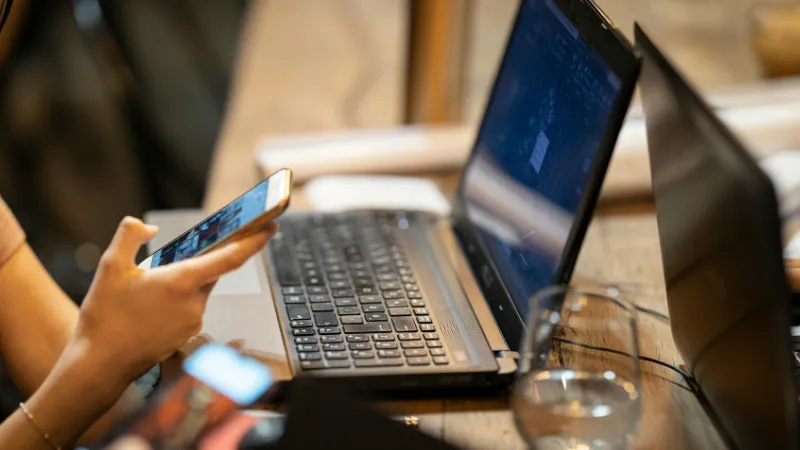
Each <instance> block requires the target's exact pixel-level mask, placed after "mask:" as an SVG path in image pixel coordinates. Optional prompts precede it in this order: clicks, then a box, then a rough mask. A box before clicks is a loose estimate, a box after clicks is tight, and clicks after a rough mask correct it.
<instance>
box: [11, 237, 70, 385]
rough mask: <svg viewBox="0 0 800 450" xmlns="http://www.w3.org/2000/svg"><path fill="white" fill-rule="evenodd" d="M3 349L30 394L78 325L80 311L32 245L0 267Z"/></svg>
mask: <svg viewBox="0 0 800 450" xmlns="http://www.w3.org/2000/svg"><path fill="white" fill-rule="evenodd" d="M0 286H2V289H1V290H0V351H2V357H3V360H4V361H5V363H6V365H7V366H8V368H9V372H10V374H11V376H12V378H13V379H14V382H16V384H17V385H18V386H19V387H20V389H21V390H22V391H23V392H24V393H25V394H26V395H30V394H31V393H33V392H34V391H35V390H36V389H38V387H39V385H41V384H42V382H43V381H44V379H45V377H47V374H48V373H49V372H50V370H51V369H52V368H53V365H54V364H55V363H56V360H58V358H59V355H61V352H62V350H64V347H65V346H66V345H67V342H68V341H69V339H70V336H71V335H72V332H73V331H74V330H75V326H76V325H77V322H78V307H77V305H75V303H73V302H72V300H70V299H69V297H67V295H66V294H65V293H64V291H62V290H61V288H60V287H59V286H58V285H57V284H56V283H55V282H54V281H53V279H52V278H51V277H50V274H48V273H47V271H46V270H45V269H44V267H43V266H42V264H41V263H40V262H39V259H38V258H37V257H36V255H35V254H34V253H33V251H32V250H31V249H30V247H29V246H28V245H24V246H22V247H21V248H20V249H19V250H17V251H16V252H15V253H14V255H13V256H12V257H11V258H10V259H9V260H8V261H6V263H5V264H3V265H2V267H0Z"/></svg>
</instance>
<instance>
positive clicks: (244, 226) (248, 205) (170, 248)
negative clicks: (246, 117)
mask: <svg viewBox="0 0 800 450" xmlns="http://www.w3.org/2000/svg"><path fill="white" fill-rule="evenodd" d="M291 190H292V172H291V170H289V169H282V170H279V171H277V172H275V173H274V174H272V175H271V176H270V177H269V178H267V179H266V180H264V181H262V182H260V183H258V184H257V185H256V186H255V187H254V188H252V189H250V190H249V191H247V192H245V193H244V194H243V195H241V196H240V197H239V198H237V199H236V200H234V201H232V202H230V203H229V204H227V205H226V206H224V207H223V208H222V209H220V210H219V211H217V212H215V213H214V214H212V215H211V216H209V217H208V218H206V219H205V220H204V221H202V222H200V223H199V224H197V225H195V226H194V227H193V228H192V229H190V230H189V231H187V232H185V233H183V234H182V235H180V236H178V237H177V238H175V239H173V240H172V241H170V242H169V243H168V244H167V245H165V246H163V247H161V248H160V249H158V250H156V251H155V252H154V253H153V254H152V255H150V256H148V257H147V258H145V259H144V261H142V262H141V263H139V267H140V268H143V269H150V268H155V267H158V266H163V265H166V264H170V263H173V262H177V261H181V260H184V259H187V258H191V257H193V256H200V255H202V254H204V253H208V252H210V251H212V250H214V249H215V248H218V247H220V246H222V245H225V244H227V243H229V242H232V241H234V240H236V239H241V238H243V237H246V236H248V235H250V234H252V233H255V232H258V231H260V230H262V229H263V228H264V227H265V226H266V225H267V224H268V223H269V222H271V221H273V220H275V219H276V218H277V217H278V216H280V215H281V214H283V212H284V211H285V210H286V208H287V207H288V206H289V197H290V195H291Z"/></svg>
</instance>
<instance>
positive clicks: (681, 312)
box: [636, 26, 798, 449]
mask: <svg viewBox="0 0 800 450" xmlns="http://www.w3.org/2000/svg"><path fill="white" fill-rule="evenodd" d="M636 44H637V47H638V49H639V50H640V52H641V54H642V55H643V58H644V66H643V69H642V76H641V80H640V89H641V95H642V103H643V106H644V112H645V120H646V124H647V125H646V126H647V139H648V145H649V152H650V167H651V172H652V177H653V192H654V196H655V204H656V216H657V221H658V231H659V239H660V242H661V252H662V258H663V262H664V276H665V281H666V286H667V299H668V305H669V312H670V323H671V327H672V333H673V336H674V339H675V344H676V346H677V348H678V351H679V352H680V354H681V356H682V357H683V360H684V361H685V363H686V365H687V366H688V367H689V369H690V370H691V372H692V375H693V376H694V378H695V379H696V380H697V382H698V384H699V385H700V387H701V389H702V392H703V394H704V395H705V397H706V398H707V399H708V400H709V403H710V406H711V408H712V409H713V411H714V413H715V414H716V416H717V417H718V418H719V422H720V425H721V426H722V427H723V428H724V431H725V432H726V433H727V434H728V435H729V436H730V437H731V438H732V440H733V441H734V443H735V446H736V447H740V448H758V449H762V448H763V449H767V448H769V449H780V448H797V447H798V426H797V425H798V398H797V380H796V379H795V373H794V371H795V363H794V357H793V355H792V351H791V339H790V333H789V327H790V320H789V319H790V292H789V287H788V284H787V281H786V275H785V272H784V269H783V258H782V244H781V234H780V227H781V224H780V220H779V215H778V203H777V199H776V196H775V192H774V189H773V186H772V183H771V182H770V180H769V178H768V177H767V176H766V175H765V174H764V173H763V172H762V171H761V169H760V168H759V166H758V164H757V163H756V161H755V160H754V159H753V157H752V156H751V155H750V153H749V152H748V151H747V150H746V149H745V148H744V146H743V145H742V143H741V142H740V141H739V140H738V139H737V138H736V137H735V136H734V135H733V133H731V131H730V130H728V129H727V127H726V126H725V125H724V124H723V123H722V122H721V121H720V120H719V119H718V118H717V116H716V115H715V114H714V112H713V111H712V110H711V108H709V106H708V105H707V104H706V103H705V102H704V101H703V100H702V98H701V97H700V95H698V94H697V92H696V91H695V90H694V89H693V88H692V87H691V86H690V85H689V84H688V83H687V82H686V81H685V80H684V78H683V77H682V76H681V75H680V74H679V73H678V71H677V70H676V69H675V68H674V67H673V65H672V64H670V62H669V61H668V60H667V58H666V57H665V56H664V55H663V54H662V53H661V52H660V51H659V50H658V49H657V48H656V46H655V45H654V44H653V42H652V41H651V40H650V39H649V38H648V37H647V35H646V34H645V33H644V32H643V31H642V29H641V28H639V27H638V26H637V28H636Z"/></svg>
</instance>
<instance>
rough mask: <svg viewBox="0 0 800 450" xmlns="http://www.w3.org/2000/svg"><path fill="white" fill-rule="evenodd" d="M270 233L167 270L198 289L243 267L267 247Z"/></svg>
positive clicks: (227, 246) (230, 245) (233, 243)
mask: <svg viewBox="0 0 800 450" xmlns="http://www.w3.org/2000/svg"><path fill="white" fill-rule="evenodd" d="M268 233H269V232H267V231H263V232H258V233H256V234H253V235H251V236H248V237H245V238H242V239H239V240H237V241H234V242H231V243H230V244H226V245H224V246H223V247H221V248H218V249H216V250H213V251H211V252H209V253H206V254H205V255H202V256H197V257H195V258H189V259H187V260H183V261H181V262H178V263H175V264H171V265H169V266H166V267H165V268H170V267H171V268H172V270H173V271H178V272H180V273H181V275H180V276H181V277H184V276H185V277H187V278H188V279H189V280H191V282H192V283H194V284H196V285H197V286H198V287H202V286H204V285H207V284H209V283H212V282H214V281H216V280H217V279H219V278H220V277H221V276H223V275H225V274H226V273H229V272H232V271H234V270H236V269H238V268H239V267H241V266H242V264H244V263H245V262H246V261H247V260H248V259H250V258H251V257H252V256H253V255H255V254H256V253H258V252H259V251H260V250H261V249H262V248H264V246H265V245H267V241H268V240H269V234H268Z"/></svg>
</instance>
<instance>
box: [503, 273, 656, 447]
mask: <svg viewBox="0 0 800 450" xmlns="http://www.w3.org/2000/svg"><path fill="white" fill-rule="evenodd" d="M616 292H619V291H618V290H615V289H608V290H602V291H597V292H595V291H587V290H578V289H573V288H569V287H563V286H557V287H551V288H547V289H545V290H543V291H541V292H539V293H538V294H536V295H535V296H534V297H533V298H532V299H531V301H530V308H529V316H528V321H527V330H526V334H525V337H524V340H523V342H522V349H521V355H520V356H521V359H520V369H519V373H518V378H517V381H516V383H515V386H514V393H513V396H512V407H513V410H514V418H515V420H516V424H517V428H518V429H519V431H520V433H521V434H522V436H523V438H524V439H525V440H526V441H527V442H528V444H529V445H530V446H531V447H533V448H536V449H542V450H550V449H559V450H592V449H598V450H601V449H602V450H605V449H624V448H626V447H627V446H628V444H629V442H630V439H631V438H632V436H633V434H634V433H635V431H636V428H637V427H638V423H639V418H640V415H641V392H640V386H641V373H640V368H639V358H638V355H639V349H638V343H637V337H636V311H635V309H634V308H633V306H632V305H630V304H628V303H627V302H625V301H623V300H621V299H619V298H617V297H616V296H614V293H616Z"/></svg>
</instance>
